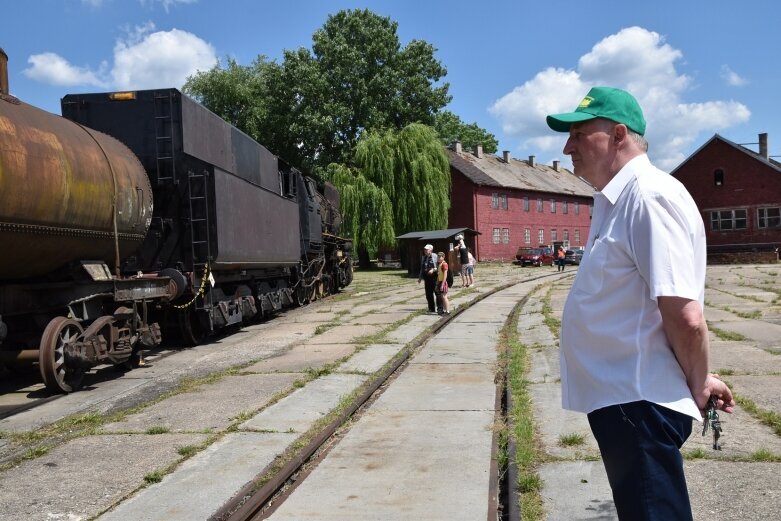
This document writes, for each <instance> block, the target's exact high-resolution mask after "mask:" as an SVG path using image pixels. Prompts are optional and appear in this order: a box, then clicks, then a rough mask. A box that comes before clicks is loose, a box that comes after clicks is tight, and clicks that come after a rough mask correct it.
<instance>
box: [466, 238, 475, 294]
mask: <svg viewBox="0 0 781 521" xmlns="http://www.w3.org/2000/svg"><path fill="white" fill-rule="evenodd" d="M466 252H467V259H468V260H469V262H468V264H467V265H466V287H467V288H468V287H469V286H471V285H472V284H474V283H475V264H476V263H477V259H475V256H474V255H472V250H471V249H469V248H467V249H466Z"/></svg>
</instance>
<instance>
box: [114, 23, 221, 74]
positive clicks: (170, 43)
mask: <svg viewBox="0 0 781 521" xmlns="http://www.w3.org/2000/svg"><path fill="white" fill-rule="evenodd" d="M152 28H153V26H147V27H146V28H138V30H137V32H136V33H135V34H133V35H131V37H130V38H129V39H128V40H126V41H118V42H117V44H116V45H115V47H114V68H113V70H112V71H111V76H112V79H113V82H114V85H115V86H116V87H117V88H120V89H148V88H157V87H181V86H182V85H183V84H184V81H185V80H186V79H187V76H190V75H191V74H194V73H195V72H196V71H199V70H208V69H210V68H212V67H213V66H214V65H215V64H216V63H217V55H216V53H215V50H214V47H212V45H211V44H209V43H207V42H205V41H204V40H202V39H200V38H198V37H197V36H195V35H194V34H192V33H188V32H186V31H181V30H179V29H171V30H170V31H157V32H149V33H148V34H146V33H147V31H149V30H151V29H152Z"/></svg>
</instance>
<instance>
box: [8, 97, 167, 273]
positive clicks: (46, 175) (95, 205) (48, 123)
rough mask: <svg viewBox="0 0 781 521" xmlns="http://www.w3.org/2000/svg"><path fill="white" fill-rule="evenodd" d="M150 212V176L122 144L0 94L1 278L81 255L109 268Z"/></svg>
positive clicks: (45, 269) (143, 228)
mask: <svg viewBox="0 0 781 521" xmlns="http://www.w3.org/2000/svg"><path fill="white" fill-rule="evenodd" d="M151 217H152V190H151V187H150V185H149V180H148V178H147V176H146V173H145V172H144V169H143V167H142V166H141V164H140V163H139V161H138V159H137V158H136V157H135V156H134V155H133V153H132V152H131V151H130V150H129V149H128V148H127V147H126V146H124V145H123V144H122V143H120V142H119V141H117V140H116V139H114V138H112V137H109V136H107V135H105V134H102V133H100V132H97V131H94V130H91V129H87V128H85V127H82V126H80V125H77V124H75V123H73V122H71V121H68V120H66V119H65V118H62V117H60V116H56V115H54V114H51V113H49V112H46V111H43V110H40V109H37V108H35V107H33V106H31V105H28V104H26V103H22V102H19V101H18V100H17V99H16V98H14V97H13V96H10V95H8V94H2V93H0V246H1V247H2V251H1V252H0V280H8V279H21V278H27V277H34V276H39V275H43V274H46V273H50V272H52V271H53V270H56V269H57V268H59V267H61V266H63V265H65V264H67V263H69V262H72V261H79V260H103V261H105V262H106V263H107V264H108V266H109V267H110V268H111V269H112V271H114V270H115V268H116V269H118V265H119V259H121V258H124V257H126V256H128V255H129V254H130V253H132V252H133V251H134V250H135V249H136V248H137V247H138V245H139V244H140V243H141V241H142V240H143V238H144V236H145V235H146V232H147V230H148V228H149V223H150V220H151Z"/></svg>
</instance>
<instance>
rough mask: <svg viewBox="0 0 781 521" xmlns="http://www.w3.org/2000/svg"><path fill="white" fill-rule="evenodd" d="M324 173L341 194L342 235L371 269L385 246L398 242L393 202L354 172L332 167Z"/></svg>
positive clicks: (343, 166)
mask: <svg viewBox="0 0 781 521" xmlns="http://www.w3.org/2000/svg"><path fill="white" fill-rule="evenodd" d="M325 173H326V176H327V177H328V178H329V179H330V180H331V182H332V183H333V184H334V185H335V186H336V187H337V188H338V189H339V192H340V194H341V211H342V216H343V219H344V225H343V226H344V227H343V229H342V233H343V234H344V235H347V236H348V237H350V238H351V239H352V241H353V248H354V250H355V251H356V252H357V253H358V261H359V262H360V265H361V266H362V267H365V266H368V265H369V259H370V258H371V257H373V256H375V255H376V254H377V251H378V250H379V249H380V248H381V247H382V246H385V245H389V244H393V241H394V240H395V235H394V233H393V210H392V207H391V202H390V198H389V197H388V195H387V194H386V193H385V192H384V191H383V190H382V189H381V188H380V187H378V186H377V185H376V184H374V183H372V182H371V181H369V180H368V179H366V178H365V177H364V176H363V175H362V174H361V173H360V172H359V171H358V170H356V169H355V168H351V167H348V166H346V165H341V164H336V163H331V164H330V165H328V167H326V169H325Z"/></svg>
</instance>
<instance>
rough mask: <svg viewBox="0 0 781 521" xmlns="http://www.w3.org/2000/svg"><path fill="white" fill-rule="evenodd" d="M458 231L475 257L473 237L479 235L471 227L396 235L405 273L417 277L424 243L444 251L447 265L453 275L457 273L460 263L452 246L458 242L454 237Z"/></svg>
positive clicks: (435, 249) (436, 250)
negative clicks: (405, 269)
mask: <svg viewBox="0 0 781 521" xmlns="http://www.w3.org/2000/svg"><path fill="white" fill-rule="evenodd" d="M459 233H462V234H464V243H465V244H466V245H467V247H468V248H471V250H472V255H474V256H475V258H477V255H476V254H475V237H476V236H478V235H480V232H478V231H475V230H473V229H471V228H449V229H447V230H429V231H420V232H409V233H405V234H404V235H399V236H398V237H396V239H397V240H398V241H399V256H400V258H401V265H402V266H403V267H405V268H407V273H408V274H409V276H410V277H417V276H418V274H419V273H420V261H421V258H422V257H423V247H424V246H425V245H426V244H431V245H432V246H434V252H435V253H436V252H444V253H445V255H446V260H447V263H448V266H450V269H452V270H453V273H454V275H455V274H458V272H459V271H460V270H461V263H460V262H459V260H458V252H457V251H455V249H454V248H455V245H456V244H457V243H458V241H456V239H455V237H456V235H458V234H459ZM478 260H479V259H478Z"/></svg>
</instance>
